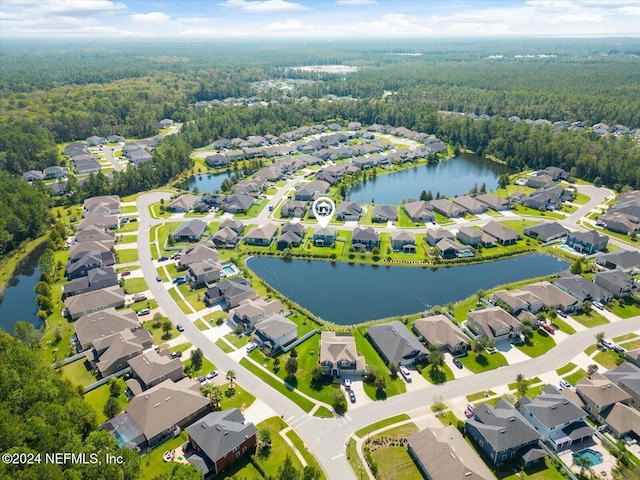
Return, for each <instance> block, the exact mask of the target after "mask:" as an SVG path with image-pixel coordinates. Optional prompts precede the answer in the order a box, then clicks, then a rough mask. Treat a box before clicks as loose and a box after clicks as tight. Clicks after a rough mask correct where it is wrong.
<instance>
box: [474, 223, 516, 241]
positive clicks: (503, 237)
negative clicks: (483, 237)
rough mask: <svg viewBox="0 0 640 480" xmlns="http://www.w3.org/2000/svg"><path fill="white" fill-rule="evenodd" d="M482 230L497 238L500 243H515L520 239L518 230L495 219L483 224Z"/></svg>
mask: <svg viewBox="0 0 640 480" xmlns="http://www.w3.org/2000/svg"><path fill="white" fill-rule="evenodd" d="M482 231H483V232H484V233H486V234H488V235H490V236H492V237H493V238H495V241H496V242H497V243H499V244H500V245H513V244H515V243H516V242H517V241H518V240H520V234H519V233H518V232H516V231H515V230H511V229H510V228H509V227H505V226H504V225H501V224H499V223H498V222H495V221H493V220H492V221H490V222H489V223H487V224H486V225H483V227H482Z"/></svg>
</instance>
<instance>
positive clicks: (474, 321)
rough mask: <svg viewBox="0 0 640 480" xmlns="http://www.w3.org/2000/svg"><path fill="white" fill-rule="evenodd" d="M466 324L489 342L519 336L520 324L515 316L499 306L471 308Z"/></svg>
mask: <svg viewBox="0 0 640 480" xmlns="http://www.w3.org/2000/svg"><path fill="white" fill-rule="evenodd" d="M467 326H468V327H469V329H470V330H471V331H473V333H475V334H476V335H479V336H482V337H485V338H486V339H487V340H489V341H491V342H499V341H502V340H511V339H514V338H518V337H519V336H520V329H521V328H522V324H521V323H520V322H519V321H518V319H517V318H515V317H514V316H512V315H511V314H509V313H508V312H507V311H506V310H504V309H503V308H501V307H488V308H480V309H478V310H472V311H470V312H469V315H468V318H467Z"/></svg>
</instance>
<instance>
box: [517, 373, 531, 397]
mask: <svg viewBox="0 0 640 480" xmlns="http://www.w3.org/2000/svg"><path fill="white" fill-rule="evenodd" d="M528 390H529V380H527V379H526V378H524V375H522V374H521V373H519V374H518V375H516V391H517V392H518V395H519V396H520V398H523V397H524V396H525V395H526V394H527V391H528Z"/></svg>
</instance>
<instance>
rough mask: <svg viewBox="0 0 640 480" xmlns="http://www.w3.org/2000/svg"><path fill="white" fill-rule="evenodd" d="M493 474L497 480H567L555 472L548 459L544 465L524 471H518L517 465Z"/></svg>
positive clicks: (499, 469)
mask: <svg viewBox="0 0 640 480" xmlns="http://www.w3.org/2000/svg"><path fill="white" fill-rule="evenodd" d="M514 470H516V472H514ZM494 473H495V475H496V477H498V480H563V479H566V478H567V477H565V476H564V475H562V473H560V472H559V471H558V470H556V469H555V467H554V466H553V465H551V463H550V462H549V460H548V459H545V463H541V464H540V465H535V466H532V467H529V468H526V469H524V470H520V466H519V465H515V466H512V465H509V466H503V467H500V468H498V469H497V470H496V471H494Z"/></svg>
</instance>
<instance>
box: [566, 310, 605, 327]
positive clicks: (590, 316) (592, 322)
mask: <svg viewBox="0 0 640 480" xmlns="http://www.w3.org/2000/svg"><path fill="white" fill-rule="evenodd" d="M571 318H573V319H574V320H575V321H576V322H578V323H581V324H582V325H584V326H585V327H587V328H593V327H597V326H598V325H606V324H607V323H609V320H607V319H606V318H604V317H603V316H602V315H600V314H599V313H598V312H594V311H593V310H592V311H590V312H588V313H581V314H580V315H571Z"/></svg>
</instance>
